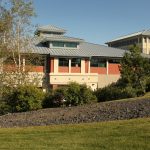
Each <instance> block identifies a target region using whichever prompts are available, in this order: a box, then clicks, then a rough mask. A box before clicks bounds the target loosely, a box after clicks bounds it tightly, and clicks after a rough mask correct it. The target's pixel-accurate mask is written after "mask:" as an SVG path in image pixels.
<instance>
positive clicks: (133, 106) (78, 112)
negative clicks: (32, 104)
mask: <svg viewBox="0 0 150 150" xmlns="http://www.w3.org/2000/svg"><path fill="white" fill-rule="evenodd" d="M142 117H150V98H147V99H137V100H132V99H131V100H128V101H127V100H125V101H113V102H105V103H95V104H88V105H84V106H77V107H65V108H49V109H41V110H38V111H31V112H25V113H14V114H7V115H3V116H0V127H26V126H42V125H52V124H72V123H83V122H84V123H85V122H100V121H110V120H122V119H132V118H142Z"/></svg>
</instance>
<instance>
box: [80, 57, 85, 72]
mask: <svg viewBox="0 0 150 150" xmlns="http://www.w3.org/2000/svg"><path fill="white" fill-rule="evenodd" d="M81 73H82V74H84V73H85V60H84V59H81Z"/></svg>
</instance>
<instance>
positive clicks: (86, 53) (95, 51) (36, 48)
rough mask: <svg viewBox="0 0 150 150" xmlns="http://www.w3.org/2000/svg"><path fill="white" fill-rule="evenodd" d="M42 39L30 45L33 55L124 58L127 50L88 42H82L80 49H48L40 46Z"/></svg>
mask: <svg viewBox="0 0 150 150" xmlns="http://www.w3.org/2000/svg"><path fill="white" fill-rule="evenodd" d="M40 41H42V39H41V38H38V37H37V39H36V38H34V40H33V41H32V44H30V49H31V51H32V53H38V54H50V55H51V56H60V57H92V56H99V57H115V58H120V57H123V54H124V52H125V50H122V49H118V48H112V47H107V46H103V45H98V44H92V43H87V42H81V43H80V45H79V49H77V48H47V47H42V45H40Z"/></svg>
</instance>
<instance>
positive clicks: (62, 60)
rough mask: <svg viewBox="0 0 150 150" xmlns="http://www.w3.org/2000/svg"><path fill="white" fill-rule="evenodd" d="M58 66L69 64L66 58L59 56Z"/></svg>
mask: <svg viewBox="0 0 150 150" xmlns="http://www.w3.org/2000/svg"><path fill="white" fill-rule="evenodd" d="M59 66H67V67H68V66H69V59H68V58H59Z"/></svg>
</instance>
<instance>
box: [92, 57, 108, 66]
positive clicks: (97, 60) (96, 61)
mask: <svg viewBox="0 0 150 150" xmlns="http://www.w3.org/2000/svg"><path fill="white" fill-rule="evenodd" d="M91 67H106V60H104V59H101V58H92V59H91Z"/></svg>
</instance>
